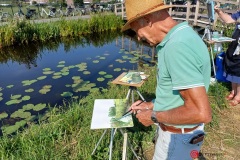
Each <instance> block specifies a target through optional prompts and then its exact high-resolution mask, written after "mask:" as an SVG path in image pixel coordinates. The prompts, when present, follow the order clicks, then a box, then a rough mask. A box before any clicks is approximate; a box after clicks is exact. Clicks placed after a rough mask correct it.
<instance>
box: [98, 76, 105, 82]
mask: <svg viewBox="0 0 240 160" xmlns="http://www.w3.org/2000/svg"><path fill="white" fill-rule="evenodd" d="M104 80H105V78H103V77H99V78H97V81H99V82H102V81H104Z"/></svg>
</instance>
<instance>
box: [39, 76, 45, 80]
mask: <svg viewBox="0 0 240 160" xmlns="http://www.w3.org/2000/svg"><path fill="white" fill-rule="evenodd" d="M45 78H47V76H41V77H38V78H37V80H44V79H45Z"/></svg>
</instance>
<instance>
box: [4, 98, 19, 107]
mask: <svg viewBox="0 0 240 160" xmlns="http://www.w3.org/2000/svg"><path fill="white" fill-rule="evenodd" d="M21 102H22V100H18V99H13V100H10V101H7V102H6V103H5V104H6V105H8V106H9V105H12V104H19V103H21Z"/></svg>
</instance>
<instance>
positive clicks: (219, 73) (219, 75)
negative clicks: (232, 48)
mask: <svg viewBox="0 0 240 160" xmlns="http://www.w3.org/2000/svg"><path fill="white" fill-rule="evenodd" d="M224 57H225V52H220V53H219V54H217V56H216V59H215V65H216V79H217V80H218V81H220V82H229V81H228V80H226V77H224V76H223V72H224V67H223V61H224Z"/></svg>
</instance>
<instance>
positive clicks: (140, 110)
mask: <svg viewBox="0 0 240 160" xmlns="http://www.w3.org/2000/svg"><path fill="white" fill-rule="evenodd" d="M130 109H132V111H133V113H134V114H136V117H137V119H138V121H139V122H141V123H142V124H143V125H144V126H150V125H152V124H153V121H152V120H151V115H152V109H153V103H152V102H143V101H140V100H138V101H136V102H135V103H133V104H132V105H131V107H130Z"/></svg>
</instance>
